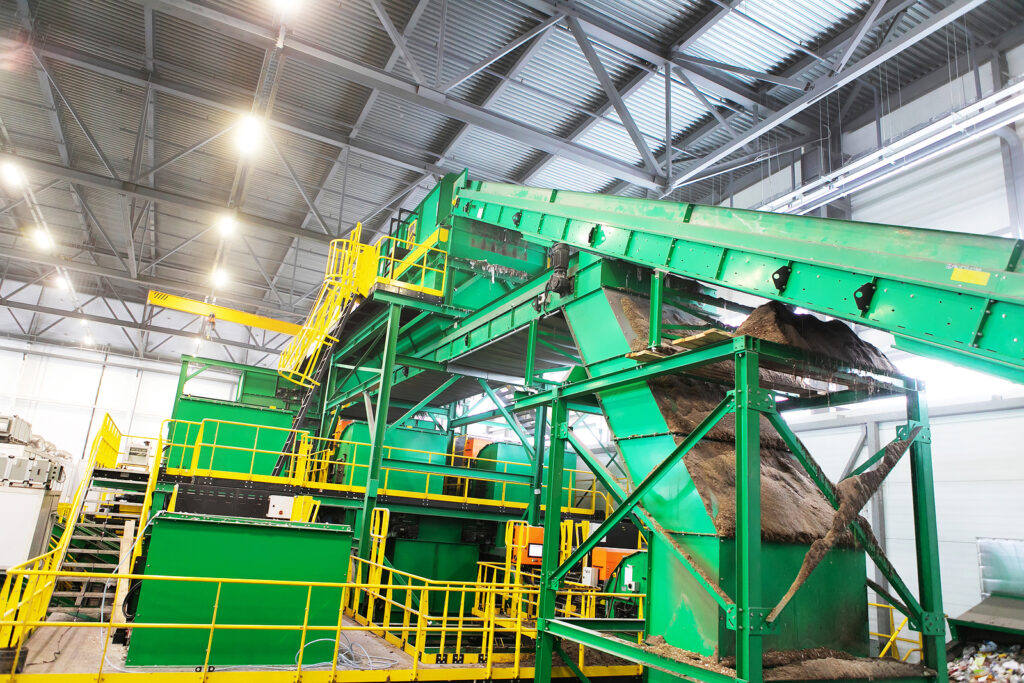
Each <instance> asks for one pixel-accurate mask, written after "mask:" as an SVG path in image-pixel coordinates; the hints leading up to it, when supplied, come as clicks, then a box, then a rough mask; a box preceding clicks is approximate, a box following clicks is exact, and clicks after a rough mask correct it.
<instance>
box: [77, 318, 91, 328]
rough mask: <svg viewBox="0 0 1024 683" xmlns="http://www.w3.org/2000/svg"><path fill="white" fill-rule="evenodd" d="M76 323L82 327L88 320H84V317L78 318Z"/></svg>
mask: <svg viewBox="0 0 1024 683" xmlns="http://www.w3.org/2000/svg"><path fill="white" fill-rule="evenodd" d="M78 324H79V325H81V326H82V327H86V326H87V325H88V324H89V321H88V320H86V319H85V318H79V319H78Z"/></svg>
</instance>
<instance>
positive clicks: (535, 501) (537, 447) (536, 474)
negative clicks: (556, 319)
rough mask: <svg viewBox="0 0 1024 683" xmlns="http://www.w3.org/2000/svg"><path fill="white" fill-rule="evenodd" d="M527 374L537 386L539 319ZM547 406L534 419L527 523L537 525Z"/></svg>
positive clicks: (529, 345) (530, 337)
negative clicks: (532, 458)
mask: <svg viewBox="0 0 1024 683" xmlns="http://www.w3.org/2000/svg"><path fill="white" fill-rule="evenodd" d="M527 332H528V334H527V338H526V339H527V341H526V368H525V370H524V374H525V376H526V386H527V388H532V387H535V386H537V380H536V377H535V375H536V372H537V321H536V320H531V321H530V326H529V328H527ZM547 413H548V411H547V407H546V406H537V410H536V411H535V413H534V415H535V417H534V420H533V452H534V455H535V457H534V461H533V483H532V486H531V493H530V507H529V508H527V509H526V523H527V524H529V525H530V526H537V524H539V523H540V507H541V501H542V498H541V489H542V488H543V486H544V436H545V433H546V432H547Z"/></svg>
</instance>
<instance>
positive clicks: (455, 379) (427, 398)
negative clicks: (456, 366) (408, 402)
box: [388, 375, 461, 431]
mask: <svg viewBox="0 0 1024 683" xmlns="http://www.w3.org/2000/svg"><path fill="white" fill-rule="evenodd" d="M459 379H461V378H460V377H459V375H452V376H451V377H449V378H448V379H447V380H445V381H444V382H442V383H441V386H439V387H437V388H436V389H434V390H433V391H432V392H430V393H429V394H427V395H426V396H424V397H423V398H422V399H421V400H420V402H419V403H417V404H415V405H414V406H412V407H411V408H409V410H407V411H406V413H405V414H404V415H402V417H400V418H398V419H397V420H395V421H394V422H393V423H391V424H390V425H389V426H388V431H390V430H392V429H396V428H398V427H401V426H402V425H403V424H405V423H406V422H407V421H408V420H409V419H410V418H411V417H413V416H414V415H416V413H418V412H420V411H422V410H423V408H424V407H426V405H427V404H428V403H430V402H431V401H433V400H434V399H435V398H437V397H438V396H440V395H441V394H442V393H444V391H445V389H447V388H448V387H450V386H451V385H453V384H455V383H456V382H458V381H459Z"/></svg>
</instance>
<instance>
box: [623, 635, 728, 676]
mask: <svg viewBox="0 0 1024 683" xmlns="http://www.w3.org/2000/svg"><path fill="white" fill-rule="evenodd" d="M640 647H641V648H642V649H643V650H645V651H646V652H650V653H651V654H656V655H658V656H659V657H665V658H666V659H672V660H675V661H677V662H682V663H683V664H693V665H694V666H699V667H701V668H704V669H708V670H710V671H715V672H718V673H720V674H725V675H726V676H735V675H736V671H735V670H734V669H730V668H729V667H727V666H724V665H722V663H721V662H720V661H719V660H718V658H717V657H706V656H704V655H699V654H697V653H696V652H690V651H689V650H683V649H681V648H678V647H675V646H674V645H669V644H668V642H667V641H666V640H665V638H664V637H663V636H648V637H647V638H646V639H645V640H644V642H643V643H641V644H640Z"/></svg>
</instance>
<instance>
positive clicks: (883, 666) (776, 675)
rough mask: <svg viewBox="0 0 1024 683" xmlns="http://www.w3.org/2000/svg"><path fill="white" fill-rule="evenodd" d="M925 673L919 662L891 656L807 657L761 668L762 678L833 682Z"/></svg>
mask: <svg viewBox="0 0 1024 683" xmlns="http://www.w3.org/2000/svg"><path fill="white" fill-rule="evenodd" d="M926 675H928V671H927V669H925V668H924V667H923V666H921V665H920V664H908V663H907V662H900V661H897V660H895V659H879V658H877V657H875V658H861V657H858V658H856V659H847V658H842V659H840V658H838V657H826V658H824V659H808V660H804V661H800V662H796V663H794V664H787V665H785V666H778V667H774V668H771V669H765V670H764V680H766V681H815V680H825V681H828V680H833V681H834V680H842V679H847V678H863V679H867V680H869V681H872V680H879V679H886V678H910V677H921V676H926Z"/></svg>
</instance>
